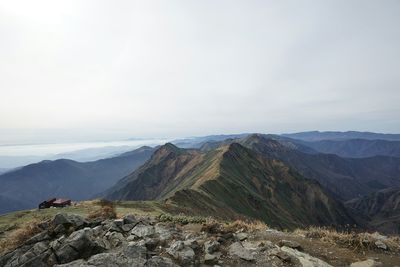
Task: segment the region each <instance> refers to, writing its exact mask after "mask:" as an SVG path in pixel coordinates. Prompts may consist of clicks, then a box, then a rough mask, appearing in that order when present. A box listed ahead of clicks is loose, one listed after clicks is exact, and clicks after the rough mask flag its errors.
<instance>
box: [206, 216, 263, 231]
mask: <svg viewBox="0 0 400 267" xmlns="http://www.w3.org/2000/svg"><path fill="white" fill-rule="evenodd" d="M266 229H268V226H267V225H266V224H265V223H264V222H262V221H259V220H254V221H245V220H236V221H233V222H228V223H225V224H223V223H221V222H220V221H217V220H215V219H213V218H208V219H207V220H206V223H204V224H203V227H202V231H204V232H208V233H214V234H215V233H235V232H253V231H265V230H266Z"/></svg>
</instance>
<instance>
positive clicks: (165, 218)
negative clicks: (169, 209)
mask: <svg viewBox="0 0 400 267" xmlns="http://www.w3.org/2000/svg"><path fill="white" fill-rule="evenodd" d="M158 219H159V221H161V222H172V223H179V224H189V223H204V222H205V221H206V220H205V219H204V218H202V217H193V216H185V215H171V214H165V213H162V214H160V215H159V216H158Z"/></svg>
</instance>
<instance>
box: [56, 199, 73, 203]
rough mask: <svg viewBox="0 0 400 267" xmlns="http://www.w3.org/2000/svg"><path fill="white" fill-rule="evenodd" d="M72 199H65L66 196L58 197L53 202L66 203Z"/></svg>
mask: <svg viewBox="0 0 400 267" xmlns="http://www.w3.org/2000/svg"><path fill="white" fill-rule="evenodd" d="M69 201H71V200H70V199H65V198H57V199H56V200H55V201H53V204H64V203H66V202H69Z"/></svg>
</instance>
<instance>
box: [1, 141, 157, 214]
mask: <svg viewBox="0 0 400 267" xmlns="http://www.w3.org/2000/svg"><path fill="white" fill-rule="evenodd" d="M154 150H155V149H154V148H151V147H142V148H139V149H137V150H134V151H131V152H127V153H124V154H121V155H119V156H116V157H112V158H107V159H101V160H97V161H92V162H77V161H73V160H67V159H59V160H55V161H51V160H46V161H41V162H39V163H35V164H30V165H27V166H25V167H22V168H18V169H16V170H14V171H10V172H7V173H4V174H2V175H0V183H1V185H2V186H1V187H0V214H1V213H6V212H10V211H14V210H20V209H30V208H34V207H37V205H38V204H39V203H40V202H42V201H43V200H46V199H48V198H51V197H66V198H71V199H73V200H83V199H89V198H91V197H93V195H95V194H97V193H99V192H102V191H104V190H105V189H107V188H108V187H110V186H112V185H113V184H114V183H115V182H117V181H118V180H119V179H120V178H122V177H124V176H125V175H127V174H129V173H130V172H132V171H133V170H135V169H136V168H137V167H138V166H140V165H142V164H143V163H144V162H145V161H146V160H147V159H149V158H150V156H151V154H152V153H153V152H154Z"/></svg>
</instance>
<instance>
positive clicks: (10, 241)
mask: <svg viewBox="0 0 400 267" xmlns="http://www.w3.org/2000/svg"><path fill="white" fill-rule="evenodd" d="M40 223H42V222H41V221H39V220H35V221H30V222H29V223H27V224H24V225H21V227H20V228H18V229H16V230H14V231H12V232H11V233H10V234H9V235H8V236H7V237H6V238H5V239H3V240H1V241H0V255H3V254H4V253H7V252H9V251H12V250H14V249H15V248H17V247H19V246H21V245H22V244H23V243H24V242H26V241H27V240H28V239H30V238H31V237H33V236H34V235H36V234H38V233H40V232H41V231H42V229H41V228H40V227H39V224H40Z"/></svg>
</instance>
